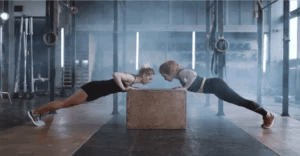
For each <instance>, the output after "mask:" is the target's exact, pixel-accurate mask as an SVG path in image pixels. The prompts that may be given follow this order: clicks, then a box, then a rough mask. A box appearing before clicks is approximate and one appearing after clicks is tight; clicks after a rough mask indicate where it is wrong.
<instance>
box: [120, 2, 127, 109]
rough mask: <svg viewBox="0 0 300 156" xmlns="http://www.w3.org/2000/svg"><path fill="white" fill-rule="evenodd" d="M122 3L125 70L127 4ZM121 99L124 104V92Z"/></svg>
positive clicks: (124, 66) (124, 69) (125, 69)
mask: <svg viewBox="0 0 300 156" xmlns="http://www.w3.org/2000/svg"><path fill="white" fill-rule="evenodd" d="M121 3H122V4H123V7H122V8H123V40H122V41H123V71H124V72H126V71H127V68H126V60H127V59H126V58H127V55H126V36H127V32H126V24H127V22H126V6H127V2H126V1H123V2H121ZM122 100H124V102H125V104H126V94H123V96H122Z"/></svg>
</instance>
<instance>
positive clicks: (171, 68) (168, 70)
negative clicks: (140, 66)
mask: <svg viewBox="0 0 300 156" xmlns="http://www.w3.org/2000/svg"><path fill="white" fill-rule="evenodd" d="M180 68H181V67H180V65H179V64H178V63H176V62H175V61H173V60H169V61H166V62H164V63H163V64H161V65H160V67H159V72H160V73H165V74H168V75H176V74H177V71H178V70H179V69H180Z"/></svg>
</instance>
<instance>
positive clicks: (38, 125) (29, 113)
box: [27, 111, 43, 126]
mask: <svg viewBox="0 0 300 156" xmlns="http://www.w3.org/2000/svg"><path fill="white" fill-rule="evenodd" d="M27 114H28V116H29V118H30V119H31V121H32V123H33V124H34V125H36V126H42V125H43V124H42V123H41V124H42V125H40V124H38V123H36V122H35V121H34V120H33V118H32V116H31V114H30V111H28V112H27Z"/></svg>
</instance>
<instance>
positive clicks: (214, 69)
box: [209, 6, 229, 75]
mask: <svg viewBox="0 0 300 156" xmlns="http://www.w3.org/2000/svg"><path fill="white" fill-rule="evenodd" d="M213 9H214V10H213V13H212V14H213V27H212V30H211V34H210V39H209V47H210V48H211V50H213V51H214V53H213V57H212V61H211V73H212V74H213V75H218V74H219V73H220V71H219V70H220V67H221V69H223V67H225V66H226V59H225V51H226V49H227V48H228V47H229V42H228V41H227V40H225V39H224V37H223V31H222V32H219V34H220V36H219V39H218V40H216V30H217V16H216V12H217V11H216V6H215V7H214V8H213ZM219 26H220V27H223V21H219Z"/></svg>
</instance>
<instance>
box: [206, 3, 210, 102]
mask: <svg viewBox="0 0 300 156" xmlns="http://www.w3.org/2000/svg"><path fill="white" fill-rule="evenodd" d="M209 35H210V0H206V43H205V49H206V72H205V75H206V78H209V77H210V75H209V72H210V66H209V52H210V50H209V37H210V36H209ZM205 106H210V95H209V94H206V103H205Z"/></svg>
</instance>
